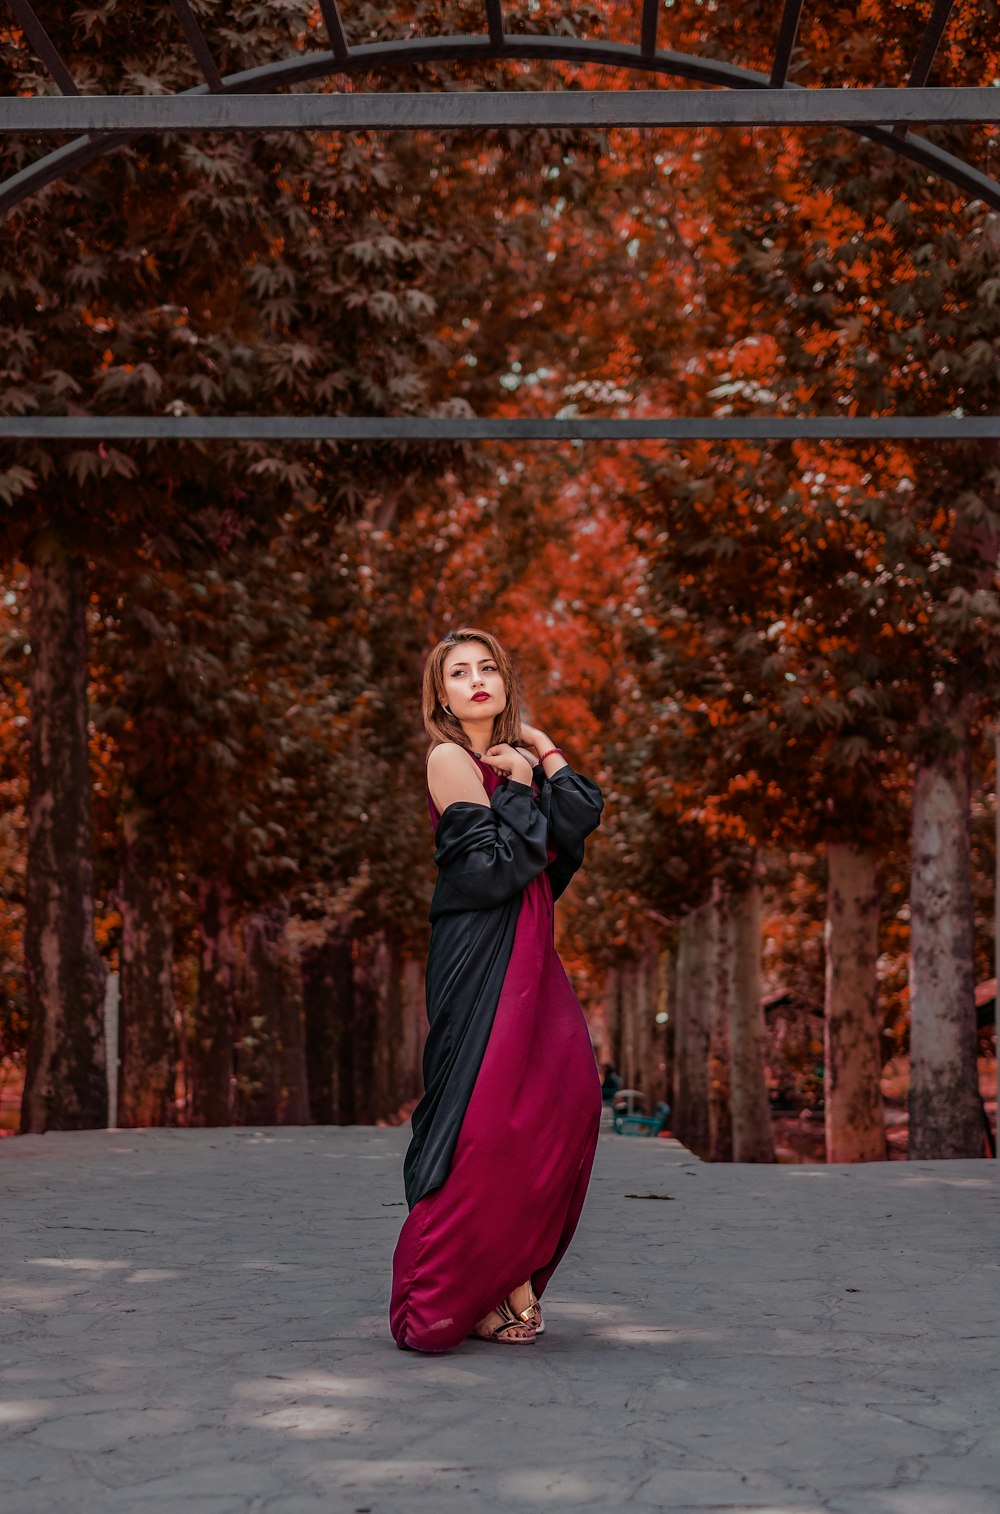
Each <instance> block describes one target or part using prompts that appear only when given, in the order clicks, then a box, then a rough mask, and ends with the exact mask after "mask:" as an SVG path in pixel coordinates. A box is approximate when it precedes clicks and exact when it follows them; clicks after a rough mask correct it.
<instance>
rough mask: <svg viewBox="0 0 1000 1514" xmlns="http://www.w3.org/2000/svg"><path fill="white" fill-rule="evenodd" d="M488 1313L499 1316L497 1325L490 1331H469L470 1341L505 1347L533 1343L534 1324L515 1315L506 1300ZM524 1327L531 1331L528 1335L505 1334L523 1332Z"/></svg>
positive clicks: (519, 1315) (534, 1334)
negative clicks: (489, 1342)
mask: <svg viewBox="0 0 1000 1514" xmlns="http://www.w3.org/2000/svg"><path fill="white" fill-rule="evenodd" d="M490 1313H491V1314H499V1316H500V1323H499V1325H494V1326H493V1328H492V1330H491V1329H489V1328H487V1329H485V1330H479V1329H474V1330H472V1331H470V1333H469V1339H470V1341H497V1342H499V1343H500V1344H502V1345H505V1346H506V1345H518V1346H526V1345H528V1344H529V1342H530V1341H533V1340H534V1339H535V1336H536V1335H537V1333H538V1332H537V1331H536V1330H535V1328H534V1322H533V1321H532V1320H529V1319H525V1318H524V1314H515V1313H514V1311H513V1309H512V1308H511V1307H510V1305H509V1304H508V1302H507V1300H506V1299H504V1301H503V1303H501V1304H498V1305H497V1307H496V1308H495V1309H492V1310H491V1311H490ZM524 1313H527V1310H525V1311H524ZM486 1318H487V1319H488V1318H489V1315H487V1316H486ZM525 1326H527V1327H528V1328H529V1329H530V1330H531V1334H530V1335H508V1334H507V1332H508V1330H514V1329H516V1330H523V1329H524V1328H525Z"/></svg>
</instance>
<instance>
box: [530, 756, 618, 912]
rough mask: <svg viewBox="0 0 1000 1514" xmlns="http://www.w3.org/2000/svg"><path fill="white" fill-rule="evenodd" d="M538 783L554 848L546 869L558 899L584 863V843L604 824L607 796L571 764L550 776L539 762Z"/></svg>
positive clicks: (540, 803) (539, 803)
mask: <svg viewBox="0 0 1000 1514" xmlns="http://www.w3.org/2000/svg"><path fill="white" fill-rule="evenodd" d="M532 777H533V778H534V780H535V783H536V784H537V785H538V800H537V804H538V808H539V809H540V810H541V812H542V813H543V814H544V815H545V817H546V820H547V822H548V838H549V846H550V847H551V848H552V849H553V850H554V851H555V854H556V855H555V857H554V859H553V860H552V861H551V862H550V863H549V865H548V868H547V871H548V875H549V882H550V883H551V885H552V897H553V899H558V898H559V895H560V894H561V893H563V891H564V890H565V888H566V885H567V884H568V883H569V881H570V879H571V878H572V876H573V874H574V873H575V872H576V871H577V870H578V869H579V868H580V866H581V865H582V863H583V852H584V847H583V843H584V841H585V839H586V838H587V837H588V836H589V835H590V833H591V831H595V830H596V829H597V827H598V826H599V825H600V823H601V811H602V810H603V809H604V795H603V794H602V793H601V791H600V789H599V788H598V786H597V784H596V783H595V782H594V781H593V779H592V778H585V777H584V776H583V774H582V773H577V772H575V771H574V770H573V768H571V767H570V766H568V765H567V766H566V767H561V768H560V769H559V771H558V772H557V773H554V774H553V775H552V777H551V778H547V777H546V775H545V769H544V768H543V767H542V764H541V763H540V762H539V763H538V764H537V765H536V767H535V770H534V773H533V774H532Z"/></svg>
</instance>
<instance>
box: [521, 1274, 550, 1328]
mask: <svg viewBox="0 0 1000 1514" xmlns="http://www.w3.org/2000/svg"><path fill="white" fill-rule="evenodd" d="M528 1288H529V1290H530V1292H531V1299H530V1300H529V1302H528V1304H527V1305H526V1306H525V1308H523V1309H521V1310H519V1311H517V1310H515V1311H513V1313H514V1317H515V1319H519V1320H521V1321H522V1323H523V1324H525V1325H534V1327H535V1334H536V1335H544V1334H545V1321H544V1320H543V1319H542V1306H541V1304H540V1303H539V1301H538V1299H537V1298H536V1297H535V1290H534V1288H532V1286H531V1279H530V1277H529V1279H528Z"/></svg>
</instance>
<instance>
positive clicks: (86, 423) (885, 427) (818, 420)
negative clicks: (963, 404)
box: [0, 415, 1000, 442]
mask: <svg viewBox="0 0 1000 1514" xmlns="http://www.w3.org/2000/svg"><path fill="white" fill-rule="evenodd" d="M991 437H1000V416H998V415H982V416H976V415H967V416H956V415H924V416H920V415H879V416H842V415H816V416H770V415H764V416H757V415H753V416H749V415H747V416H744V415H737V416H725V417H716V416H697V415H692V416H688V415H685V416H657V417H650V418H643V419H635V420H617V419H611V418H606V417H603V416H602V417H597V418H591V417H576V416H574V417H564V418H559V419H548V418H545V419H539V418H535V417H531V418H523V419H522V418H514V417H507V416H505V417H502V418H499V419H479V418H478V417H476V418H469V417H465V416H447V417H439V416H411V415H406V416H392V415H390V416H250V415H208V416H188V415H185V416H166V415H157V416H144V415H109V416H99V415H71V416H25V415H19V416H3V417H0V440H2V439H5V438H19V439H22V440H26V439H28V438H33V439H35V440H36V441H37V440H47V441H85V440H92V441H143V440H144V441H170V442H179V441H241V440H252V441H288V442H294V441H299V442H309V441H329V442H372V441H379V442H382V441H410V442H418V441H432V442H473V441H496V442H503V441H525V442H527V441H535V442H549V441H577V440H580V441H611V442H616V441H618V442H623V441H678V442H680V441H698V440H712V441H788V440H803V441H804V440H811V441H884V440H891V439H896V440H911V441H972V440H976V439H982V438H991Z"/></svg>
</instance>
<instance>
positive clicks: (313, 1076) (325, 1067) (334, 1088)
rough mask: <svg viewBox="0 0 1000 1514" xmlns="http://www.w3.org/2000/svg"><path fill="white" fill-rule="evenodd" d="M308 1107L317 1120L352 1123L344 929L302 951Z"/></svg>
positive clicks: (350, 970)
mask: <svg viewBox="0 0 1000 1514" xmlns="http://www.w3.org/2000/svg"><path fill="white" fill-rule="evenodd" d="M302 1000H303V1005H304V1009H305V1030H306V1066H307V1068H308V1073H309V1112H310V1114H311V1116H312V1119H313V1122H314V1123H315V1124H317V1125H350V1124H353V1123H354V1098H353V1068H352V1057H351V1041H350V1034H349V1026H350V1023H351V1020H352V1018H353V1014H354V1008H353V1005H354V952H353V938H352V936H351V933H350V930H349V929H341V930H331V932H330V934H329V935H328V936H327V938H326V940H325V941H324V942H323V943H322V945H321V946H314V947H309V948H308V950H306V951H304V952H303V953H302Z"/></svg>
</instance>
